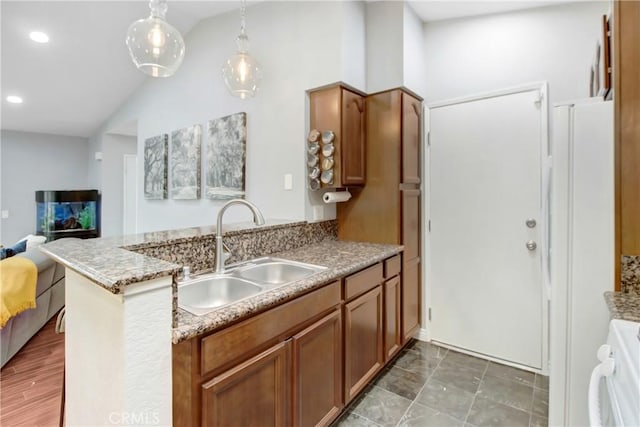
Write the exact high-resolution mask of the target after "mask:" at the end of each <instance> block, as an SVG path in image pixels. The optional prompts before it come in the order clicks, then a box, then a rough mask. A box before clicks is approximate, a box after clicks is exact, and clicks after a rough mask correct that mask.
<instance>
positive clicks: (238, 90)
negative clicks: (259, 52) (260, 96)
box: [222, 0, 262, 99]
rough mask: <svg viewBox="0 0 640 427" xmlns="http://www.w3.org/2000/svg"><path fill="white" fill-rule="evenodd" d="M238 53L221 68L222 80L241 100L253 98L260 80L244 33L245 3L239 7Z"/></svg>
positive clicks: (258, 66) (260, 74)
mask: <svg viewBox="0 0 640 427" xmlns="http://www.w3.org/2000/svg"><path fill="white" fill-rule="evenodd" d="M236 43H237V45H238V52H237V53H236V54H235V55H233V56H232V57H231V58H229V59H227V61H226V62H225V64H224V66H223V67H222V78H223V79H224V83H225V85H226V86H227V89H229V92H231V94H232V95H235V96H237V97H239V98H241V99H246V98H252V97H253V96H255V94H256V92H257V91H258V87H259V85H260V80H262V70H261V69H260V64H258V61H256V60H255V59H253V58H252V57H251V55H249V37H248V36H247V34H246V32H245V2H244V0H243V2H242V7H241V21H240V35H238V38H237V39H236Z"/></svg>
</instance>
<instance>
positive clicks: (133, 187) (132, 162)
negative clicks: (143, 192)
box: [122, 154, 138, 235]
mask: <svg viewBox="0 0 640 427" xmlns="http://www.w3.org/2000/svg"><path fill="white" fill-rule="evenodd" d="M123 170H124V177H123V182H124V188H123V189H122V195H123V200H122V211H123V212H122V234H124V235H127V234H135V233H136V232H137V229H138V224H137V218H138V210H137V209H138V207H137V204H136V203H137V199H138V184H137V181H136V179H137V176H138V157H137V156H136V155H134V154H125V155H124V169H123Z"/></svg>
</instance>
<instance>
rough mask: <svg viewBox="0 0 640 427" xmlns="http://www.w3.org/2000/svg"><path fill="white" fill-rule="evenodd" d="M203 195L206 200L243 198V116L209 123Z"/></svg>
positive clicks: (244, 117)
mask: <svg viewBox="0 0 640 427" xmlns="http://www.w3.org/2000/svg"><path fill="white" fill-rule="evenodd" d="M205 144H206V150H205V153H206V154H205V155H206V163H205V181H206V183H205V195H204V197H206V198H207V199H210V200H228V199H236V198H244V197H245V184H246V183H245V181H246V173H245V172H246V146H247V113H244V112H241V113H236V114H231V115H229V116H225V117H221V118H218V119H213V120H209V122H208V132H207V140H206V143H205Z"/></svg>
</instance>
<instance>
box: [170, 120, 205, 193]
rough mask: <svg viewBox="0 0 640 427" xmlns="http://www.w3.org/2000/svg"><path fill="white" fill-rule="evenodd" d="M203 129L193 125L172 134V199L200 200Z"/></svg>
mask: <svg viewBox="0 0 640 427" xmlns="http://www.w3.org/2000/svg"><path fill="white" fill-rule="evenodd" d="M201 137H202V127H201V126H200V125H193V126H190V127H187V128H183V129H180V130H177V131H174V132H172V133H171V198H172V199H177V200H192V199H199V198H200V164H201V163H200V144H201Z"/></svg>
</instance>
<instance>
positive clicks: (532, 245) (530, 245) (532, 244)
mask: <svg viewBox="0 0 640 427" xmlns="http://www.w3.org/2000/svg"><path fill="white" fill-rule="evenodd" d="M537 247H538V245H537V244H536V242H534V241H533V240H529V241H528V242H527V249H529V250H530V251H535V250H536V248H537Z"/></svg>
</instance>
